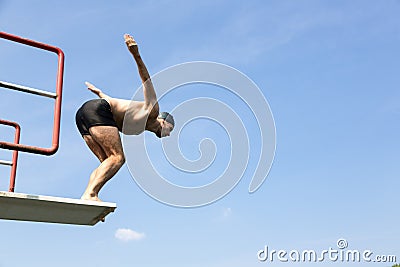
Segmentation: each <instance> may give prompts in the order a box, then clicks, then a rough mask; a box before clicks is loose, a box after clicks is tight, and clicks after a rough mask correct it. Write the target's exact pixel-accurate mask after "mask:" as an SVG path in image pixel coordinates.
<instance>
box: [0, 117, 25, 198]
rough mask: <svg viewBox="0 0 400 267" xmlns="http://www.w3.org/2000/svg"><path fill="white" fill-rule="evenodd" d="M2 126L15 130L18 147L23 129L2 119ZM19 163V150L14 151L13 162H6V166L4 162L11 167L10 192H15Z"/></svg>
mask: <svg viewBox="0 0 400 267" xmlns="http://www.w3.org/2000/svg"><path fill="white" fill-rule="evenodd" d="M0 124H3V125H8V126H12V127H14V128H15V135H14V144H16V145H18V144H19V138H20V136H21V127H20V126H19V125H18V123H16V122H12V121H6V120H1V119H0ZM17 162H18V150H14V151H13V155H12V161H11V162H10V163H8V162H5V164H4V162H3V164H4V165H9V166H11V175H10V186H9V188H8V191H9V192H14V188H15V178H16V175H17Z"/></svg>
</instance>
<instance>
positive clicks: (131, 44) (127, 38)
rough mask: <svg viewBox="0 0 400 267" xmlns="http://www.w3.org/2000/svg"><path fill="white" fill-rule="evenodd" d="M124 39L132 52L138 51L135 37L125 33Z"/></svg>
mask: <svg viewBox="0 0 400 267" xmlns="http://www.w3.org/2000/svg"><path fill="white" fill-rule="evenodd" d="M124 39H125V44H126V46H127V47H128V49H129V51H130V52H131V53H137V52H138V50H139V49H138V45H137V43H136V41H135V39H133V37H132V36H131V35H129V34H124Z"/></svg>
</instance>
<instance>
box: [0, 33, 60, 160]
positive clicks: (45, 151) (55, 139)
mask: <svg viewBox="0 0 400 267" xmlns="http://www.w3.org/2000/svg"><path fill="white" fill-rule="evenodd" d="M0 38H4V39H7V40H10V41H13V42H18V43H21V44H24V45H28V46H33V47H36V48H39V49H43V50H46V51H50V52H53V53H56V54H57V55H58V70H57V80H56V93H55V94H53V93H49V92H45V91H42V90H37V89H33V88H29V87H26V86H22V85H16V84H11V83H7V82H1V81H0V87H5V88H8V89H13V90H18V91H23V92H27V93H32V94H37V95H42V96H47V97H52V98H55V104H54V123H53V136H52V146H51V147H50V148H42V147H36V146H29V145H23V144H14V143H9V142H1V141H0V149H1V148H3V149H9V150H17V151H23V152H29V153H35V154H41V155H53V154H54V153H56V152H57V150H58V147H59V136H60V120H61V99H62V85H63V73H64V53H63V51H62V50H61V49H60V48H58V47H55V46H50V45H47V44H43V43H39V42H36V41H32V40H29V39H25V38H22V37H19V36H15V35H12V34H9V33H5V32H0Z"/></svg>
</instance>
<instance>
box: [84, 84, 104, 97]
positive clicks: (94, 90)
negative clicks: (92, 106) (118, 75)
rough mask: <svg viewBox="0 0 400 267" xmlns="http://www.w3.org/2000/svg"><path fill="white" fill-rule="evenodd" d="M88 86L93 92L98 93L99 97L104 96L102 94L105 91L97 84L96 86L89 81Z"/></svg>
mask: <svg viewBox="0 0 400 267" xmlns="http://www.w3.org/2000/svg"><path fill="white" fill-rule="evenodd" d="M85 84H86V86H87V88H88V89H89V90H90V91H92V92H93V93H95V94H96V95H98V96H99V97H102V96H101V94H102V93H103V92H102V91H101V90H100V89H99V88H97V87H96V86H94V85H93V84H91V83H89V82H85Z"/></svg>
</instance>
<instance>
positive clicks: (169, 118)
mask: <svg viewBox="0 0 400 267" xmlns="http://www.w3.org/2000/svg"><path fill="white" fill-rule="evenodd" d="M158 118H159V119H163V120H165V121H166V122H169V123H171V124H172V126H175V121H174V117H173V116H172V115H171V114H169V113H168V112H165V111H164V112H161V113H160V115H158Z"/></svg>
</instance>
